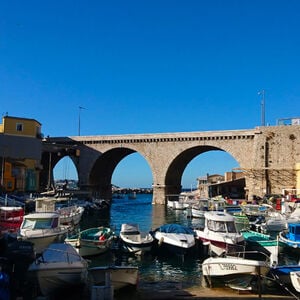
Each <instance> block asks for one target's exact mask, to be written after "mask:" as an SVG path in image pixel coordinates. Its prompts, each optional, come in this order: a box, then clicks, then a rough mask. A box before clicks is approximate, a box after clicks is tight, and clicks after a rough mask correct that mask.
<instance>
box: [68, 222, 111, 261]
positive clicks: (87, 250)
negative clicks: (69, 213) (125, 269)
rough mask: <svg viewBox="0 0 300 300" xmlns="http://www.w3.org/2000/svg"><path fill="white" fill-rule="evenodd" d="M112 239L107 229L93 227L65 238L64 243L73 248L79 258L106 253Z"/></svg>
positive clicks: (109, 230)
mask: <svg viewBox="0 0 300 300" xmlns="http://www.w3.org/2000/svg"><path fill="white" fill-rule="evenodd" d="M113 239H114V232H113V231H112V230H111V229H110V228H108V227H103V226H101V227H93V228H88V229H85V230H82V231H80V232H77V233H75V234H72V235H69V236H68V237H66V238H65V243H67V244H70V245H71V246H73V247H74V248H75V249H76V250H77V252H78V254H79V255H80V256H83V257H86V256H93V255H99V254H102V253H104V252H106V251H108V250H109V249H110V247H111V245H112V242H113Z"/></svg>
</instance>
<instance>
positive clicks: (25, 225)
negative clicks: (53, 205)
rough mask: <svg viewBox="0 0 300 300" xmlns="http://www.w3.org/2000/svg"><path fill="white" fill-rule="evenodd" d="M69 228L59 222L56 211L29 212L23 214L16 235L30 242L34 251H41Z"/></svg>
mask: <svg viewBox="0 0 300 300" xmlns="http://www.w3.org/2000/svg"><path fill="white" fill-rule="evenodd" d="M69 230H70V227H69V226H63V225H61V224H60V216H59V214H58V213H55V212H52V213H50V212H49V213H46V212H45V213H31V214H28V215H25V216H24V218H23V222H22V224H21V226H20V231H19V233H18V235H19V238H21V239H22V240H28V241H30V242H32V243H33V244H34V247H35V250H36V253H41V252H43V251H44V250H45V249H46V248H47V247H48V246H49V245H50V244H51V243H53V242H54V241H56V240H59V239H60V238H62V237H63V236H64V235H66V234H67V233H68V231H69Z"/></svg>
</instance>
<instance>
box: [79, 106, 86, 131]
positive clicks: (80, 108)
mask: <svg viewBox="0 0 300 300" xmlns="http://www.w3.org/2000/svg"><path fill="white" fill-rule="evenodd" d="M82 109H85V108H84V107H82V106H79V113H78V135H79V136H80V112H81V110H82Z"/></svg>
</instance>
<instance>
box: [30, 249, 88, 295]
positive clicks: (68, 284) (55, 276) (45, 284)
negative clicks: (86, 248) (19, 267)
mask: <svg viewBox="0 0 300 300" xmlns="http://www.w3.org/2000/svg"><path fill="white" fill-rule="evenodd" d="M28 272H29V276H32V277H36V278H37V281H38V283H39V288H40V290H41V293H42V294H43V296H47V297H48V296H53V295H55V293H57V292H61V291H62V290H63V289H67V288H73V289H77V288H80V287H81V288H83V286H84V285H85V284H86V282H87V275H88V262H87V261H86V260H84V259H83V258H82V257H81V256H80V255H79V254H78V253H77V252H76V250H75V249H74V248H73V247H72V246H71V245H68V244H64V243H53V244H50V245H49V247H48V248H46V249H45V250H44V251H43V253H42V255H41V256H40V257H39V258H37V259H36V261H35V262H33V263H32V264H31V265H30V266H29V268H28Z"/></svg>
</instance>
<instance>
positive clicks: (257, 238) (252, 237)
mask: <svg viewBox="0 0 300 300" xmlns="http://www.w3.org/2000/svg"><path fill="white" fill-rule="evenodd" d="M241 233H242V235H243V237H244V239H245V242H246V248H247V250H253V251H254V250H256V251H259V252H262V253H265V254H266V255H269V256H270V258H271V260H272V263H275V264H277V263H278V255H279V253H281V252H282V251H283V249H284V246H285V245H284V243H283V242H281V241H279V239H278V238H277V237H272V236H271V235H268V234H264V233H261V232H257V231H252V230H247V231H242V232H241Z"/></svg>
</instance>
